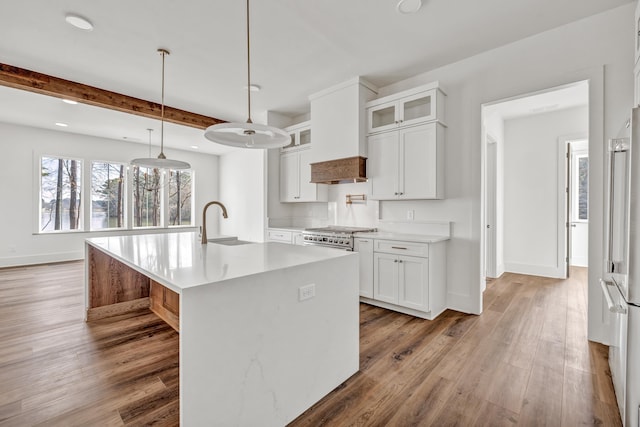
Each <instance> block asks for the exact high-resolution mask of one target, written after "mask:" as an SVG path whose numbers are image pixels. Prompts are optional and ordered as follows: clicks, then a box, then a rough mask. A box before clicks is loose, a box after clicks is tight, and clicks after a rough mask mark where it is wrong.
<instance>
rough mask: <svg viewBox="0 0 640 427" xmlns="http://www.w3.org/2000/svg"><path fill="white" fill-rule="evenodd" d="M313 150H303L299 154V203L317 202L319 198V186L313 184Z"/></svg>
mask: <svg viewBox="0 0 640 427" xmlns="http://www.w3.org/2000/svg"><path fill="white" fill-rule="evenodd" d="M310 163H311V150H302V151H300V152H298V164H299V166H298V168H299V170H300V176H299V183H298V188H299V189H300V190H299V192H298V199H296V201H299V202H315V201H317V200H318V198H317V190H318V184H312V183H311V182H309V181H311V165H310Z"/></svg>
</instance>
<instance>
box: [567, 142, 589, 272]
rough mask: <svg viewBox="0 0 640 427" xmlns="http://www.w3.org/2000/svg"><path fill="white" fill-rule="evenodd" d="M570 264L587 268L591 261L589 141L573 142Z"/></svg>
mask: <svg viewBox="0 0 640 427" xmlns="http://www.w3.org/2000/svg"><path fill="white" fill-rule="evenodd" d="M571 148H572V149H571V168H570V170H571V177H570V180H571V182H570V192H571V197H570V205H571V209H570V216H569V218H570V220H569V222H570V237H571V242H570V250H569V264H570V265H573V266H577V267H587V266H588V259H589V184H588V183H589V148H588V145H587V141H572V142H571Z"/></svg>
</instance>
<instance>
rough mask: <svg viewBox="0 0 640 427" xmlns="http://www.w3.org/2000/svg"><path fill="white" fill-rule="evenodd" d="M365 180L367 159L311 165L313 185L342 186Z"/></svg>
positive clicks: (351, 159)
mask: <svg viewBox="0 0 640 427" xmlns="http://www.w3.org/2000/svg"><path fill="white" fill-rule="evenodd" d="M366 180H367V159H366V157H362V156H355V157H346V158H344V159H337V160H327V161H324V162H318V163H311V182H312V183H314V184H344V183H354V182H365V181H366Z"/></svg>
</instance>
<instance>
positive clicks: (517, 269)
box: [504, 262, 565, 279]
mask: <svg viewBox="0 0 640 427" xmlns="http://www.w3.org/2000/svg"><path fill="white" fill-rule="evenodd" d="M504 269H505V272H509V273H517V274H528V275H530V276H541V277H551V278H554V279H562V278H564V277H565V270H564V267H555V266H554V267H552V266H548V265H533V264H518V263H511V262H507V263H505V265H504Z"/></svg>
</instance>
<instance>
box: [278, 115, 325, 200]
mask: <svg viewBox="0 0 640 427" xmlns="http://www.w3.org/2000/svg"><path fill="white" fill-rule="evenodd" d="M285 130H286V131H287V132H289V135H291V143H290V144H289V145H287V146H286V147H283V148H282V149H281V150H282V152H281V154H280V201H281V202H326V201H327V194H328V192H327V186H326V185H322V184H312V183H311V182H310V181H311V166H310V163H311V122H308V121H307V122H304V123H300V124H298V125H295V126H291V127H288V128H286V129H285Z"/></svg>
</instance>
